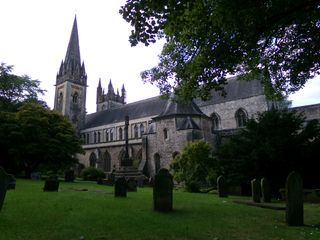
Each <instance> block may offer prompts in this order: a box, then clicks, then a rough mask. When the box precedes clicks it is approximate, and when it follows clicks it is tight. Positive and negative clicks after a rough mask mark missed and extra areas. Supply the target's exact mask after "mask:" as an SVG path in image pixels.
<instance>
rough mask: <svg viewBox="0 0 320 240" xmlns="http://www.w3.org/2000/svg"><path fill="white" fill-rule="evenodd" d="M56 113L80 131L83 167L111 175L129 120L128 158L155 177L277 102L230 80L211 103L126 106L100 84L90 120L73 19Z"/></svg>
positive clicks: (312, 110) (312, 111) (315, 109)
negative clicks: (197, 143)
mask: <svg viewBox="0 0 320 240" xmlns="http://www.w3.org/2000/svg"><path fill="white" fill-rule="evenodd" d="M55 87H56V89H55V101H54V109H55V110H56V111H59V112H61V113H62V114H63V115H64V116H66V117H67V118H68V119H69V120H70V121H71V122H72V124H73V125H74V126H75V127H76V128H77V129H78V130H79V132H80V136H81V138H82V139H83V149H84V150H85V154H84V155H81V156H79V160H80V163H82V164H84V165H85V166H93V167H97V168H100V169H102V170H103V171H105V172H106V173H110V172H111V171H112V170H113V169H118V168H119V167H120V162H121V160H122V159H123V158H124V157H125V138H124V136H125V134H124V129H125V117H126V116H128V117H129V126H128V138H129V139H128V143H129V153H128V154H129V157H130V158H131V159H132V160H133V165H134V166H135V167H137V168H138V169H139V171H141V172H143V174H144V175H146V176H148V177H152V176H154V175H155V173H156V172H157V171H158V170H159V169H160V168H162V167H165V168H168V166H169V164H170V162H171V161H172V159H173V158H174V157H175V156H176V155H177V154H179V153H180V152H181V151H182V149H183V148H184V147H185V146H186V145H187V143H189V142H192V141H194V140H197V139H204V140H206V141H208V142H209V143H211V144H212V145H213V146H214V145H215V144H219V143H220V142H221V141H222V140H223V138H224V137H228V136H230V135H232V134H233V133H234V132H235V131H236V129H238V128H241V127H243V126H244V125H245V123H246V121H247V119H249V118H252V117H254V116H255V115H256V114H257V113H258V112H263V111H267V110H268V109H270V108H271V107H272V106H273V104H274V103H273V102H270V101H268V100H267V99H266V97H265V95H264V94H263V88H262V85H261V83H260V82H259V81H258V80H253V81H248V82H247V81H237V80H236V78H230V79H229V80H228V84H227V85H226V87H225V90H226V93H227V95H226V97H222V96H221V95H219V93H218V92H212V98H211V99H210V100H209V101H201V100H194V101H193V102H192V103H190V104H184V103H180V102H177V101H175V98H174V96H171V97H170V98H169V99H163V98H161V97H160V96H157V97H153V98H149V99H145V100H141V101H137V102H133V103H126V90H125V87H124V85H123V86H122V89H121V92H120V93H119V91H115V90H114V88H113V85H112V82H111V80H110V82H109V83H108V88H107V89H106V90H105V89H104V88H103V87H102V82H101V80H99V84H98V86H97V98H96V110H97V111H96V112H95V113H92V114H86V109H85V104H86V90H87V74H86V70H85V65H84V62H81V59H80V47H79V38H78V29H77V20H76V18H75V19H74V23H73V27H72V32H71V37H70V41H69V44H68V48H67V52H66V56H65V59H64V61H62V62H61V65H60V69H59V71H58V73H57V76H56V85H55ZM305 109H307V111H309V112H308V116H310V119H312V118H318V119H319V118H320V117H319V116H320V105H313V106H308V107H303V108H301V109H298V110H299V111H304V110H305Z"/></svg>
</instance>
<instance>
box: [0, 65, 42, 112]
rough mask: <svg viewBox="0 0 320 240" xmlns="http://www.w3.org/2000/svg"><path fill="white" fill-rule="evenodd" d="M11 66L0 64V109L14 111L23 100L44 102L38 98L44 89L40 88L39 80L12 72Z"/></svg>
mask: <svg viewBox="0 0 320 240" xmlns="http://www.w3.org/2000/svg"><path fill="white" fill-rule="evenodd" d="M12 71H13V66H11V65H6V64H4V63H1V64H0V111H16V110H17V108H18V107H19V106H21V104H22V103H23V102H38V103H41V104H43V105H45V103H44V102H43V101H40V100H39V95H42V94H43V93H44V92H45V90H42V89H41V88H40V81H38V80H32V79H31V78H30V77H29V76H27V75H23V76H17V75H14V74H12Z"/></svg>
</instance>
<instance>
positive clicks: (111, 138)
mask: <svg viewBox="0 0 320 240" xmlns="http://www.w3.org/2000/svg"><path fill="white" fill-rule="evenodd" d="M113 135H114V134H113V128H112V129H110V141H113V137H114V136H113Z"/></svg>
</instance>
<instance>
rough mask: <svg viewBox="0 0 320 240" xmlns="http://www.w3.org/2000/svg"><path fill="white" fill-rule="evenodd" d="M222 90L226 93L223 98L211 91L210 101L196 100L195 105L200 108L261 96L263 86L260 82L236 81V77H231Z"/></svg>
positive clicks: (218, 93)
mask: <svg viewBox="0 0 320 240" xmlns="http://www.w3.org/2000/svg"><path fill="white" fill-rule="evenodd" d="M224 89H225V91H226V93H227V95H226V96H225V97H223V96H221V92H217V91H212V92H211V96H212V97H211V99H209V100H207V101H202V100H200V99H196V100H195V103H196V104H197V105H198V106H200V107H202V106H206V105H212V104H219V103H223V102H229V101H234V100H238V99H244V98H249V97H253V96H258V95H262V94H263V86H262V83H261V81H260V80H251V81H244V80H237V78H236V77H232V78H229V79H228V80H227V85H225V87H224Z"/></svg>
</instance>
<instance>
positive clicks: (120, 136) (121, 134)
mask: <svg viewBox="0 0 320 240" xmlns="http://www.w3.org/2000/svg"><path fill="white" fill-rule="evenodd" d="M119 140H123V130H122V128H119Z"/></svg>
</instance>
